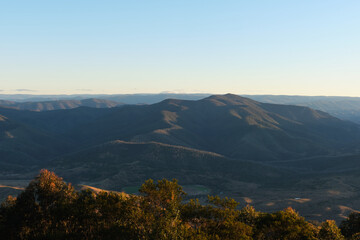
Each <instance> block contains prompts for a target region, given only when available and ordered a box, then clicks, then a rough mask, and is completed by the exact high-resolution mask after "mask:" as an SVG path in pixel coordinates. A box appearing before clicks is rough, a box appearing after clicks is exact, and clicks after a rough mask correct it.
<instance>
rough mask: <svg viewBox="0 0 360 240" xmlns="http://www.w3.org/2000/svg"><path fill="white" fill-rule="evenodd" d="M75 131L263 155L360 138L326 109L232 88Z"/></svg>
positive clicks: (319, 151) (310, 150) (320, 149)
mask: <svg viewBox="0 0 360 240" xmlns="http://www.w3.org/2000/svg"><path fill="white" fill-rule="evenodd" d="M74 131H75V132H74V133H76V134H75V136H74V137H79V139H78V140H79V141H83V140H84V138H85V139H86V140H85V141H88V142H89V143H100V142H101V141H104V140H106V141H110V140H114V139H122V140H126V141H139V142H144V141H156V142H163V143H169V144H172V145H181V146H187V147H192V148H197V149H202V150H206V151H211V152H216V153H219V154H222V155H225V156H228V157H231V158H243V159H251V160H259V161H269V160H274V159H291V158H301V157H306V156H314V155H327V154H336V153H337V152H339V151H342V150H344V148H346V149H347V150H348V149H351V148H353V147H354V146H355V145H354V144H355V143H357V142H358V141H359V128H358V126H357V125H356V124H352V123H348V122H344V121H341V120H339V119H337V118H334V117H332V116H330V115H329V114H327V113H325V112H321V111H315V110H313V109H310V108H307V107H300V106H288V105H275V104H263V103H259V102H256V101H253V100H250V99H247V98H242V97H239V96H236V95H230V94H228V95H224V96H212V97H209V98H205V99H202V100H199V101H184V100H175V99H169V100H165V101H163V102H160V103H158V104H153V105H148V106H126V107H123V108H119V109H115V110H114V111H112V112H109V114H107V115H105V116H102V117H99V118H98V119H97V120H96V121H94V122H90V123H88V124H84V125H82V126H80V127H79V128H77V129H76V130H74Z"/></svg>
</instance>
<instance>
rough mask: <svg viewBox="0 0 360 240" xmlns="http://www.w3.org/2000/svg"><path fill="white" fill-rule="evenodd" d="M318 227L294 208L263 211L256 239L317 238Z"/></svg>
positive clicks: (290, 239) (258, 223) (289, 239)
mask: <svg viewBox="0 0 360 240" xmlns="http://www.w3.org/2000/svg"><path fill="white" fill-rule="evenodd" d="M316 235H317V229H316V228H315V227H314V226H313V225H312V224H310V223H309V222H307V221H305V219H304V218H303V217H301V216H299V214H298V213H297V212H295V210H293V209H292V208H287V209H285V210H284V211H279V212H275V213H272V214H268V213H263V214H261V215H260V216H259V220H258V222H257V224H256V230H255V235H254V239H269V240H272V239H274V240H275V239H283V240H292V239H309V240H310V239H316Z"/></svg>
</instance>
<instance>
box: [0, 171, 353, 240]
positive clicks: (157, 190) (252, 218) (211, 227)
mask: <svg viewBox="0 0 360 240" xmlns="http://www.w3.org/2000/svg"><path fill="white" fill-rule="evenodd" d="M140 193H141V195H139V196H137V195H127V194H124V193H117V192H106V191H101V192H98V193H96V192H93V191H90V190H83V191H76V190H75V189H74V188H73V187H72V186H71V184H68V183H66V182H64V181H63V180H62V178H60V177H58V176H56V175H55V174H54V173H53V172H50V171H48V170H42V171H41V172H40V174H39V175H38V176H37V177H36V178H35V179H34V180H33V181H31V182H30V184H29V185H28V187H27V188H26V189H25V190H24V191H23V192H22V193H21V194H19V196H18V197H17V198H15V197H11V196H9V197H8V198H7V199H6V200H5V201H4V202H3V203H2V204H1V207H0V236H1V239H8V240H17V239H20V240H25V239H26V240H28V239H30V240H31V239H34V240H36V239H39V240H40V239H49V240H51V239H54V240H55V239H70V240H71V239H76V240H78V239H85V240H86V239H89V240H90V239H126V240H129V239H130V240H131V239H144V240H145V239H149V240H150V239H154V240H155V239H160V240H162V239H164V240H165V239H169V240H170V239H171V240H173V239H199V240H200V239H203V240H205V239H218V240H220V239H225V240H226V239H229V240H231V239H234V240H235V239H243V240H250V239H256V240H260V239H268V240H279V239H284V240H286V239H287V240H293V239H294V240H297V239H299V240H303V239H304V240H306V239H309V240H311V239H321V240H343V239H345V238H344V236H345V237H346V238H347V239H360V238H359V236H360V221H359V219H360V217H359V216H360V215H359V214H358V213H353V214H350V216H349V218H348V219H347V220H346V221H344V222H343V223H342V224H341V231H340V229H339V228H338V227H337V226H336V224H335V222H334V221H325V222H323V223H322V224H320V225H316V226H315V225H313V224H312V223H310V222H308V221H306V220H305V219H304V218H303V217H301V216H300V215H299V214H298V213H297V212H296V211H295V210H293V209H292V208H288V209H285V210H283V211H278V212H275V213H263V212H258V211H256V210H255V209H254V208H253V207H251V206H244V207H243V208H240V209H239V208H238V205H239V203H238V202H236V201H235V200H234V199H231V198H220V197H218V196H209V197H208V203H207V204H202V203H200V201H199V200H198V199H190V200H189V201H185V202H184V201H183V198H184V196H185V192H184V191H183V190H182V187H181V186H180V185H179V184H178V182H177V181H176V180H172V181H168V180H166V179H162V180H159V181H153V180H151V179H150V180H147V181H146V182H145V183H144V184H143V185H142V187H141V188H140ZM342 234H344V236H343V235H342Z"/></svg>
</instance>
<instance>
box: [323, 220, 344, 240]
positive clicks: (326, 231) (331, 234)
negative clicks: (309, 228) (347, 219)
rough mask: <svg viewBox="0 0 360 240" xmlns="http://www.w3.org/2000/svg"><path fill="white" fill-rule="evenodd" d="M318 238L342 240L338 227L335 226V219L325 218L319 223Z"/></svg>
mask: <svg viewBox="0 0 360 240" xmlns="http://www.w3.org/2000/svg"><path fill="white" fill-rule="evenodd" d="M318 238H319V239H320V240H344V239H345V238H344V236H343V235H342V234H341V231H340V229H339V228H338V227H337V226H336V223H335V221H333V220H327V221H325V222H323V223H322V224H321V229H320V231H319V235H318Z"/></svg>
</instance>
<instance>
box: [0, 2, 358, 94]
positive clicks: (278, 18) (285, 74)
mask: <svg viewBox="0 0 360 240" xmlns="http://www.w3.org/2000/svg"><path fill="white" fill-rule="evenodd" d="M359 13H360V1H358V0H346V1H344V0H337V1H334V0H316V1H314V0H302V1H289V0H282V1H281V0H271V1H269V0H257V1H250V0H248V1H240V0H221V1H220V0H218V1H213V0H151V1H150V0H136V1H129V0H127V1H123V0H114V1H110V0H101V1H99V0H96V1H95V0H76V1H74V0H71V1H70V0H62V1H49V0H43V1H38V0H32V1H29V0H16V1H13V0H3V1H0V93H7V94H9V93H10V94H12V93H23V94H25V93H26V94H79V93H83V94H96V93H101V94H104V93H106V94H121V93H160V92H175V93H217V94H222V93H235V94H285V95H328V96H330V95H333V96H360V31H359V29H360V28H359V27H360V14H359Z"/></svg>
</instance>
